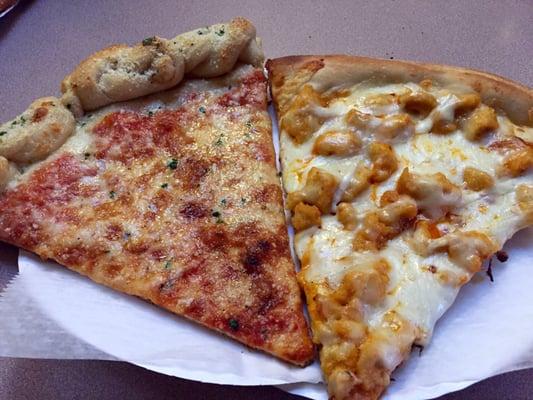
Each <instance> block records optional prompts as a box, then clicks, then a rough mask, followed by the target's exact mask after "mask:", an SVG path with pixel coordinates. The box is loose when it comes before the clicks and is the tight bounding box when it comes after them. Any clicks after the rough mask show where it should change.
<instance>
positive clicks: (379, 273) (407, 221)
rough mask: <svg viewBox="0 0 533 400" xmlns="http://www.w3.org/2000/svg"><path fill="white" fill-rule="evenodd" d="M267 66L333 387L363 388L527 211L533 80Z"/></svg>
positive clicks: (298, 240) (369, 393)
mask: <svg viewBox="0 0 533 400" xmlns="http://www.w3.org/2000/svg"><path fill="white" fill-rule="evenodd" d="M267 68H268V70H269V74H270V78H271V87H272V95H273V99H274V102H275V105H276V109H277V114H278V118H279V121H280V132H281V135H280V140H281V143H280V147H281V161H282V168H283V183H284V186H285V189H286V191H287V193H288V195H287V204H286V205H287V208H289V209H290V211H291V213H292V225H293V226H294V229H295V231H296V237H295V247H296V252H297V255H298V257H299V259H300V261H301V265H302V270H301V272H300V274H299V279H300V282H301V285H302V286H303V288H304V290H305V294H306V296H307V301H308V306H309V312H310V316H311V320H312V330H313V339H314V341H315V343H317V344H318V345H319V348H320V361H321V365H322V369H323V372H324V374H325V377H326V380H327V383H328V389H329V393H330V395H331V397H332V398H334V399H336V400H341V399H375V398H377V397H379V396H380V394H381V393H382V392H383V391H384V390H385V388H386V387H387V385H388V384H389V381H390V374H391V372H392V371H393V370H394V369H395V368H396V367H397V366H398V365H399V364H400V363H401V362H402V361H403V360H405V359H406V358H407V357H408V356H409V353H410V351H411V347H412V346H413V345H420V346H424V345H426V344H427V343H428V340H429V339H430V337H431V334H432V330H433V328H434V325H435V323H436V321H437V320H438V319H439V318H440V317H441V315H442V314H443V313H444V312H445V311H446V309H448V307H450V305H451V304H452V302H453V301H454V299H455V297H456V295H457V293H458V291H459V289H460V288H461V286H462V285H464V284H466V283H467V282H468V281H469V280H470V279H471V278H472V276H473V274H475V273H476V272H478V271H479V270H480V268H481V266H482V262H483V261H484V260H486V259H487V258H489V257H491V256H492V255H493V254H494V253H497V252H498V251H500V250H501V249H502V246H503V245H504V243H505V242H506V241H507V240H508V239H509V238H510V237H511V236H512V235H513V234H514V233H515V232H516V231H518V230H520V229H522V228H524V227H526V226H529V225H532V224H533V172H532V171H531V169H532V168H531V167H532V165H533V128H532V127H531V126H532V124H533V94H532V92H531V90H529V89H527V88H525V87H522V86H520V85H518V84H515V83H512V82H509V81H507V80H504V79H502V78H499V77H496V76H493V75H488V74H484V73H480V72H475V71H469V70H464V69H459V68H452V67H445V66H437V65H421V64H415V63H408V62H400V61H398V62H397V61H381V60H372V59H366V58H359V57H348V56H326V57H312V56H307V57H287V58H281V59H276V60H271V61H269V62H268V63H267Z"/></svg>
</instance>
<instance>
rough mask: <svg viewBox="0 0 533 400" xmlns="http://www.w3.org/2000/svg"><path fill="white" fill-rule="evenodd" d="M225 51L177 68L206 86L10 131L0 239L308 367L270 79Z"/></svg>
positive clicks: (184, 85)
mask: <svg viewBox="0 0 533 400" xmlns="http://www.w3.org/2000/svg"><path fill="white" fill-rule="evenodd" d="M248 24H249V23H248ZM223 26H226V25H223ZM230 26H231V24H230ZM206 29H207V30H212V29H214V28H212V27H211V28H203V29H202V32H204V31H205V30H206ZM216 29H218V32H219V34H223V33H222V32H221V30H220V29H222V28H219V27H217V28H216ZM254 32H255V31H254ZM214 34H216V31H215V33H214ZM197 35H198V36H202V35H203V34H202V35H200V34H199V33H197ZM187 40H188V39H187ZM254 40H255V38H254ZM220 46H221V47H220V48H219V51H220V54H218V56H217V55H216V54H215V53H213V51H214V50H213V48H210V50H209V51H210V52H209V54H208V55H207V56H206V57H207V58H205V59H203V61H202V60H199V61H198V60H196V61H194V62H191V64H190V66H189V67H187V62H185V67H180V68H181V71H182V72H180V74H182V73H183V68H185V71H188V69H189V68H191V69H190V71H191V72H194V71H195V68H196V67H197V66H200V65H202V67H201V68H203V69H198V70H196V72H195V74H196V75H198V76H202V74H204V73H205V76H206V78H199V77H198V78H196V77H188V78H186V79H184V80H182V81H181V82H180V84H179V85H178V86H176V87H175V88H173V89H171V90H167V91H164V92H158V93H155V94H152V95H150V96H148V97H143V98H139V99H134V100H128V101H127V102H122V103H114V104H109V105H106V106H104V107H100V108H98V109H96V110H94V111H92V112H91V113H85V114H84V116H83V117H78V118H76V119H75V118H74V115H73V114H72V113H71V110H69V108H68V107H66V105H64V103H63V102H62V101H60V100H59V99H55V98H45V99H40V100H38V101H36V102H35V103H33V104H32V105H31V106H30V108H29V109H28V110H27V111H25V112H24V113H23V114H22V115H21V116H19V117H17V118H15V119H14V120H13V121H10V122H8V123H7V124H4V125H2V126H1V128H0V132H1V134H0V135H1V136H0V140H1V142H0V181H1V182H2V184H3V187H2V188H1V189H0V240H2V241H5V242H8V243H11V244H14V245H16V246H19V247H21V248H24V249H27V250H29V251H32V252H34V253H36V254H38V255H39V256H41V257H42V258H43V259H52V260H55V261H57V262H58V263H60V264H62V265H64V266H66V267H68V268H70V269H72V270H74V271H77V272H79V273H81V274H84V275H87V276H88V277H89V278H91V279H93V280H94V281H96V282H98V283H101V284H104V285H107V286H109V287H111V288H113V289H116V290H119V291H121V292H125V293H127V294H132V295H135V296H138V297H141V298H143V299H145V300H148V301H151V302H153V303H154V304H156V305H158V306H160V307H163V308H165V309H167V310H170V311H171V312H173V313H176V314H179V315H182V316H185V317H186V318H189V319H191V320H193V321H196V322H198V323H200V324H202V325H204V326H206V327H208V328H210V329H213V330H216V331H219V332H221V333H223V334H225V335H228V336H230V337H232V338H234V339H236V340H238V341H240V342H242V343H244V344H246V345H248V346H251V347H253V348H257V349H260V350H263V351H266V352H268V353H271V354H273V355H275V356H277V357H279V358H281V359H283V360H286V361H288V362H291V363H294V364H297V365H305V364H307V363H308V362H310V361H311V360H312V358H313V355H314V353H313V345H312V342H311V338H310V336H309V333H308V329H307V324H306V321H305V318H304V315H303V307H302V299H301V296H300V290H299V287H298V283H297V280H296V274H295V271H294V264H293V262H292V259H291V255H290V249H289V242H288V236H287V229H286V224H285V217H284V211H283V204H282V191H281V184H280V180H279V178H278V176H277V172H276V166H275V155H274V149H273V144H272V132H271V122H270V117H269V115H268V113H267V109H266V107H267V92H266V89H267V87H266V86H267V81H266V77H265V76H264V73H263V70H262V69H260V68H257V67H255V66H254V65H252V64H249V63H240V62H238V59H237V57H236V56H235V54H234V53H231V49H233V47H232V46H231V45H230V44H228V43H226V44H222V43H220ZM191 47H192V46H191ZM161 51H163V50H161ZM121 54H123V55H124V57H130V56H131V57H133V56H135V57H136V55H132V54H129V53H127V52H126V53H121ZM240 54H241V55H242V54H243V53H242V52H241V53H240ZM212 57H215V58H216V57H218V58H217V60H218V61H216V62H215V61H213V58H212ZM171 58H172V57H171ZM200 58H201V57H200ZM241 60H242V59H241ZM122 62H123V61H119V62H118V64H117V66H118V65H122V64H121V63H122ZM124 62H125V61H124ZM223 62H228V63H229V62H232V63H233V64H232V65H231V66H228V65H224V66H223ZM204 63H205V64H204ZM193 64H194V65H193ZM219 67H220V68H222V69H219V70H218V72H217V71H215V69H216V68H219ZM198 68H200V67H198ZM176 71H177V70H172V69H171V73H170V74H169V75H168V76H169V77H170V78H169V79H170V80H168V81H165V82H167V83H168V84H169V85H170V82H175V78H176V76H177V75H176V74H175V72H176ZM219 72H220V73H221V74H222V75H221V76H219V77H216V78H212V77H211V75H212V74H215V73H216V75H219ZM132 74H133V75H135V76H134V77H133V80H132V82H137V81H136V79H137V72H132ZM178 75H179V74H178ZM154 76H155V75H154ZM165 76H166V75H165ZM69 79H70V78H69ZM102 79H103V78H102ZM106 79H107V78H106ZM139 79H140V78H139ZM122 83H123V84H124V85H126V86H127V84H128V82H127V81H124V82H122ZM130 83H131V82H130ZM165 85H166V83H165ZM135 87H136V86H135ZM160 87H161V86H160ZM78 89H80V87H78ZM89 92H90V91H89ZM76 93H77V95H79V99H80V101H81V104H82V105H83V107H85V106H86V105H87V104H91V107H90V108H92V107H97V106H99V105H102V102H100V100H98V102H96V103H87V102H89V101H92V100H90V99H91V97H90V96H89V97H84V96H85V93H86V92H83V91H81V89H80V91H79V92H76ZM95 93H96V92H95ZM95 93H93V94H95ZM133 93H134V92H132V95H133ZM135 93H136V94H140V93H144V92H142V91H141V92H135ZM108 94H109V93H108ZM102 98H103V97H102ZM86 101H87V102H86ZM106 101H107V100H106ZM84 109H85V108H84ZM80 312H83V310H80Z"/></svg>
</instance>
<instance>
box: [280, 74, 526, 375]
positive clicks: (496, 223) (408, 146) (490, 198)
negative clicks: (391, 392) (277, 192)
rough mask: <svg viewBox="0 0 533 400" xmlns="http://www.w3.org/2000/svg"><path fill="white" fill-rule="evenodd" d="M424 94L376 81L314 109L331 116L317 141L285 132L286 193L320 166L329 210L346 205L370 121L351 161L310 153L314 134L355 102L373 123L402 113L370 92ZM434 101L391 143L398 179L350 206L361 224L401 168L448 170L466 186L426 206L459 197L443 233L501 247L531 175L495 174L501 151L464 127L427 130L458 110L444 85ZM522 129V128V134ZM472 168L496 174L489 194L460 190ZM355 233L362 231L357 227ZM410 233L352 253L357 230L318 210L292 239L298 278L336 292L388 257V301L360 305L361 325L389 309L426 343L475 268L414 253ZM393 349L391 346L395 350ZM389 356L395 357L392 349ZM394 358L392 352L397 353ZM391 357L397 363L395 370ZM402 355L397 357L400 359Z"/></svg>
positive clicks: (338, 121)
mask: <svg viewBox="0 0 533 400" xmlns="http://www.w3.org/2000/svg"><path fill="white" fill-rule="evenodd" d="M408 90H410V91H412V92H417V91H421V90H422V89H421V88H420V87H419V86H418V85H416V84H414V83H407V84H403V85H402V84H394V85H385V86H379V87H365V86H361V85H359V86H355V87H353V88H352V89H351V94H350V95H349V96H347V97H342V98H339V99H337V100H336V101H334V102H332V103H331V104H330V107H329V108H327V109H325V108H320V109H317V110H316V112H317V114H319V115H320V116H321V117H323V118H326V119H327V120H326V122H325V123H324V124H323V126H322V127H321V128H320V130H319V131H317V132H315V134H313V135H312V137H311V139H309V140H308V141H307V142H305V143H303V144H296V143H294V142H293V141H292V140H291V139H290V138H289V137H288V135H287V134H284V132H282V133H281V137H280V140H281V152H282V158H281V161H282V167H283V171H284V174H283V178H284V184H285V188H286V190H287V191H288V192H289V193H290V192H293V191H295V190H299V189H301V188H302V187H303V185H304V184H305V178H306V173H307V171H309V169H310V168H311V167H317V168H320V169H321V170H324V171H326V172H328V173H330V174H332V175H334V176H335V177H336V178H337V181H338V187H337V190H336V192H335V195H334V198H333V205H332V206H333V207H332V211H333V212H335V211H336V208H335V206H336V204H337V203H338V202H339V201H340V199H341V197H342V194H343V192H344V191H345V190H346V188H347V186H348V184H349V182H350V179H351V177H352V175H353V174H354V171H355V169H356V167H357V165H359V164H361V163H368V160H367V158H366V156H365V149H366V146H367V145H368V144H369V143H371V142H372V141H374V140H375V137H374V135H373V133H372V129H374V128H376V126H374V125H371V126H370V127H369V132H364V131H363V132H362V139H363V147H362V149H361V152H360V153H358V154H356V155H354V156H351V157H344V158H342V157H323V156H313V155H312V153H311V149H312V146H313V143H314V140H315V139H316V137H317V136H318V135H319V134H321V133H323V132H325V131H327V130H330V129H334V128H335V129H349V127H347V126H345V123H344V116H345V115H346V113H347V112H348V111H349V110H351V109H353V108H354V107H355V108H357V109H358V110H359V111H360V112H363V113H367V114H371V115H372V116H373V119H372V123H373V124H376V123H377V124H379V123H380V121H381V120H380V115H381V116H383V114H386V115H387V114H391V113H399V112H401V110H400V107H399V105H398V104H391V105H385V106H382V105H380V106H377V107H373V106H371V105H369V104H368V102H366V101H365V100H366V98H368V97H369V96H376V95H383V94H391V93H394V94H395V95H396V96H399V95H401V94H402V93H405V92H407V91H408ZM432 94H433V95H434V96H435V97H436V99H437V102H438V105H437V106H436V107H435V109H434V110H432V112H431V113H430V114H429V115H428V116H427V117H426V118H424V119H421V120H418V121H415V130H414V131H415V134H414V135H413V136H407V137H406V136H403V135H402V137H401V140H397V141H396V142H394V141H393V142H391V144H392V145H393V149H394V152H395V154H396V157H397V159H398V168H397V170H396V171H395V172H394V173H393V174H392V176H391V177H390V178H389V179H387V180H386V181H385V182H382V183H381V184H379V185H374V186H371V187H370V188H368V189H366V190H365V191H363V192H362V193H361V194H360V195H359V196H358V197H357V198H356V199H355V201H354V202H353V203H352V205H353V207H354V208H355V210H356V214H357V219H358V221H361V220H362V219H363V218H364V217H365V215H367V214H368V213H369V212H372V211H375V210H376V209H377V207H378V199H379V198H380V197H381V195H382V194H383V193H384V192H385V191H388V190H394V189H395V187H396V182H397V180H398V178H399V176H400V174H401V173H402V170H403V169H404V168H409V171H410V172H413V173H417V174H436V173H442V174H444V175H445V176H446V178H447V179H448V180H449V181H450V182H451V183H453V184H454V185H456V186H457V187H458V188H460V190H461V193H462V196H461V198H460V199H459V198H455V197H450V198H445V197H446V195H443V196H442V198H439V196H437V195H435V196H433V197H431V198H429V199H428V200H427V201H426V202H427V204H425V205H424V204H419V206H421V207H431V206H433V207H440V206H441V205H442V204H443V203H442V202H445V203H446V202H447V203H450V202H452V203H454V205H455V209H454V213H456V214H459V216H460V218H461V221H462V226H460V227H457V226H453V224H448V223H442V224H440V225H439V226H440V227H441V228H442V230H443V232H444V233H446V232H447V231H453V230H456V229H460V230H462V231H471V230H474V231H480V232H483V233H485V234H487V235H488V236H489V237H490V238H491V239H492V240H494V241H495V242H496V243H497V245H498V246H499V247H501V246H503V244H504V243H505V241H506V240H508V239H509V238H510V237H511V236H512V235H513V234H514V233H515V232H516V230H518V229H520V228H521V227H522V224H523V222H522V219H523V216H522V215H521V213H520V210H519V209H518V206H517V205H516V197H515V189H516V187H517V186H518V185H519V184H522V183H528V184H533V172H529V173H525V174H523V175H522V176H520V177H517V178H514V179H507V178H506V179H499V178H497V177H498V175H497V171H498V168H499V166H500V165H501V164H502V162H503V156H502V155H500V154H499V153H498V152H494V151H490V150H488V149H487V148H486V146H485V144H486V143H485V142H484V141H479V142H472V141H469V140H468V139H466V138H465V135H464V134H463V132H461V131H460V130H456V131H455V132H452V133H449V134H433V133H430V131H431V129H432V127H433V123H434V122H435V121H436V119H437V118H438V119H441V120H444V121H446V122H453V120H454V112H455V107H456V105H457V104H458V103H459V98H458V97H457V96H456V95H454V94H453V93H450V92H449V91H447V90H445V89H438V88H434V89H432ZM498 119H499V122H500V131H498V132H496V134H495V136H497V135H500V136H501V135H503V136H507V135H508V134H509V131H513V130H515V127H514V125H513V124H512V123H511V122H510V121H509V120H508V119H507V118H506V117H504V116H499V117H498ZM524 129H526V130H527V128H520V131H521V132H523V131H524ZM468 166H471V167H475V168H477V169H479V170H481V171H483V172H485V173H487V174H489V175H490V176H491V177H493V178H494V180H495V185H494V187H492V188H491V189H489V190H487V191H485V192H474V191H471V190H467V189H466V188H465V187H464V182H463V171H464V168H465V167H468ZM356 230H357V229H356ZM411 235H412V229H411V230H408V231H404V232H403V233H401V234H400V235H398V236H397V237H395V238H393V239H391V240H389V241H388V243H387V245H386V246H385V247H384V248H383V249H382V250H380V251H377V252H362V253H357V252H354V250H353V246H352V243H353V240H354V232H353V231H347V230H344V229H343V226H342V224H340V223H339V222H338V221H337V219H336V217H335V216H332V215H326V216H322V224H321V227H320V228H317V227H313V228H309V229H307V230H305V231H303V232H300V233H298V234H297V235H296V237H295V247H296V253H297V255H298V257H299V258H300V259H302V258H303V257H304V256H305V257H306V259H307V260H308V265H307V266H306V268H304V269H303V271H302V275H303V278H304V280H305V281H306V282H307V283H312V284H325V285H326V286H327V287H329V288H331V290H335V289H336V288H338V287H339V285H341V282H342V279H343V277H344V276H345V275H346V274H347V272H349V271H351V270H353V269H354V268H358V266H361V265H366V264H368V262H369V260H371V259H378V258H382V259H385V260H386V261H387V262H388V263H389V264H390V266H391V271H390V273H389V283H388V288H387V294H386V296H385V299H384V300H383V301H382V302H381V303H379V304H378V305H372V306H371V305H365V306H364V310H365V312H364V321H365V323H366V324H367V325H368V326H369V327H370V328H378V327H379V326H381V324H383V323H384V322H383V321H384V316H385V314H386V313H388V312H390V311H391V310H393V311H395V312H396V313H398V314H400V315H401V316H402V317H403V318H406V319H407V320H408V321H410V322H411V323H413V324H414V325H415V326H416V328H417V329H418V331H417V332H418V334H417V337H416V341H417V343H420V344H425V343H427V341H428V340H429V338H430V337H431V334H432V330H433V327H434V325H435V323H436V321H437V320H438V319H439V318H440V317H441V316H442V314H443V313H444V312H445V311H446V310H447V309H448V308H449V307H450V305H451V304H452V303H453V301H454V299H455V297H456V295H457V293H458V291H459V288H460V287H461V285H462V284H464V283H466V282H468V281H469V280H470V278H471V277H472V273H471V272H468V271H466V270H465V269H464V268H461V267H460V266H458V265H457V264H455V263H454V262H452V261H450V259H449V257H448V255H447V253H446V252H445V251H441V252H436V253H434V254H431V255H429V256H422V255H419V254H417V253H415V252H414V251H413V249H412V247H411V246H410V244H409V241H410V240H411V239H410V237H411ZM392 352H393V350H391V354H392ZM391 357H392V355H391ZM393 358H394V357H393ZM397 361H398V360H395V361H394V362H392V363H391V365H394V366H396V365H397V364H398V363H399V362H397ZM400 361H401V360H400Z"/></svg>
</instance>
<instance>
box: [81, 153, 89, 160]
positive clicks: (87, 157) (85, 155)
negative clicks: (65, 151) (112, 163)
mask: <svg viewBox="0 0 533 400" xmlns="http://www.w3.org/2000/svg"><path fill="white" fill-rule="evenodd" d="M90 156H91V153H83V158H85V159H86V160H88V159H89V157H90Z"/></svg>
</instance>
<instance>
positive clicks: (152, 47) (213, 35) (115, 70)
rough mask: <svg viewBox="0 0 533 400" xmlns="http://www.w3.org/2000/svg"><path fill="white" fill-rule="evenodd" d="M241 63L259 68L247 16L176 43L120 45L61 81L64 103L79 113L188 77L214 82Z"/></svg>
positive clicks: (178, 38)
mask: <svg viewBox="0 0 533 400" xmlns="http://www.w3.org/2000/svg"><path fill="white" fill-rule="evenodd" d="M238 60H240V61H242V62H244V63H250V64H252V65H254V66H260V65H261V63H262V61H263V54H262V51H261V48H260V46H259V43H258V41H257V39H256V37H255V27H254V26H253V25H252V24H251V23H250V22H249V21H248V20H246V19H244V18H240V17H238V18H235V19H233V20H232V21H231V22H229V23H227V24H216V25H212V26H210V27H206V28H201V29H196V30H194V31H190V32H187V33H184V34H181V35H179V36H176V37H175V38H174V39H171V40H167V39H163V38H159V37H155V36H154V37H149V38H146V39H144V40H143V41H142V42H141V43H140V44H137V45H136V46H133V47H129V46H127V45H115V46H111V47H108V48H106V49H104V50H101V51H99V52H97V53H95V54H93V55H91V56H90V57H88V58H87V59H86V60H85V61H83V62H82V63H81V64H79V65H78V66H77V67H76V69H75V70H74V71H73V72H72V73H71V74H70V75H68V76H67V77H66V78H65V79H64V80H63V82H62V83H61V91H62V93H63V94H64V97H63V102H64V103H65V105H66V106H67V107H68V108H69V109H72V110H73V112H74V113H75V114H76V115H81V114H82V112H83V111H87V110H94V109H96V108H99V107H102V106H104V105H107V104H111V103H115V102H119V101H125V100H130V99H134V98H137V97H141V96H145V95H147V94H151V93H155V92H159V91H162V90H165V89H169V88H171V87H173V86H175V85H176V84H177V83H179V82H180V81H181V80H182V79H183V75H184V74H185V73H188V74H191V75H194V76H196V77H200V78H210V77H215V76H219V75H223V74H225V73H227V72H229V71H230V70H231V69H232V68H233V66H234V65H235V63H236V62H237V61H238Z"/></svg>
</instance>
